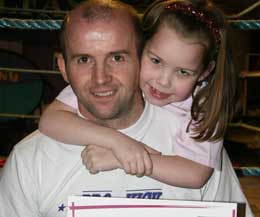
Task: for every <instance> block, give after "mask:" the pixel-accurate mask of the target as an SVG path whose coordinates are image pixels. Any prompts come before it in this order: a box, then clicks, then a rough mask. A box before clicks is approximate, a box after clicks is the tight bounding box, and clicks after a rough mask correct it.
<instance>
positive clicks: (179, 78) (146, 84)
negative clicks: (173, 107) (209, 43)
mask: <svg viewBox="0 0 260 217" xmlns="http://www.w3.org/2000/svg"><path fill="white" fill-rule="evenodd" d="M204 52H205V46H203V45H202V44H200V43H198V42H197V41H196V42H195V40H193V41H192V40H191V39H189V40H188V39H184V38H182V37H181V36H180V35H177V34H176V32H175V30H174V29H172V28H170V27H168V26H167V25H162V26H161V27H160V28H159V31H158V32H157V33H156V34H155V35H154V36H153V37H152V38H151V40H149V41H148V42H147V44H146V46H145V49H144V52H143V55H142V64H141V75H140V86H141V89H142V90H143V92H144V94H145V97H146V99H147V100H148V101H149V102H150V103H152V104H154V105H158V106H164V105H167V104H169V103H172V102H179V101H183V100H185V99H187V98H188V97H189V96H190V95H191V94H192V91H193V89H194V86H195V85H196V83H197V81H198V80H202V79H203V78H205V77H206V76H207V75H208V74H209V71H208V70H207V69H204V66H203V62H202V61H203V55H204Z"/></svg>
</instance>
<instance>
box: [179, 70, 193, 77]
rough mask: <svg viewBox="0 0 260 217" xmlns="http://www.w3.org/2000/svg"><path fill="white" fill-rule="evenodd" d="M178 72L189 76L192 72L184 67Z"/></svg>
mask: <svg viewBox="0 0 260 217" xmlns="http://www.w3.org/2000/svg"><path fill="white" fill-rule="evenodd" d="M178 74H179V75H182V76H189V75H190V74H191V73H190V72H188V71H186V70H184V69H181V70H179V71H178Z"/></svg>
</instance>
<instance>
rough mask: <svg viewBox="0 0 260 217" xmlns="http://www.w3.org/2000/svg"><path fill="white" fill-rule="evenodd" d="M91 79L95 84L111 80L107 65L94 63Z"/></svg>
mask: <svg viewBox="0 0 260 217" xmlns="http://www.w3.org/2000/svg"><path fill="white" fill-rule="evenodd" d="M93 79H94V81H95V82H96V83H97V84H106V83H108V82H110V81H111V80H112V75H111V73H110V70H109V67H108V66H106V65H103V64H102V65H96V67H95V71H94V73H93Z"/></svg>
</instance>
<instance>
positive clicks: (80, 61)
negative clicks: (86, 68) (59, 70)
mask: <svg viewBox="0 0 260 217" xmlns="http://www.w3.org/2000/svg"><path fill="white" fill-rule="evenodd" d="M87 62H89V57H86V56H84V57H80V58H79V59H78V63H80V64H82V63H87Z"/></svg>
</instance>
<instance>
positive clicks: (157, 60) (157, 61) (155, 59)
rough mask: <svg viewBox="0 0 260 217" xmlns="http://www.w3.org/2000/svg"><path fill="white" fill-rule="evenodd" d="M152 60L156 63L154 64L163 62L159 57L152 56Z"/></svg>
mask: <svg viewBox="0 0 260 217" xmlns="http://www.w3.org/2000/svg"><path fill="white" fill-rule="evenodd" d="M151 61H152V62H153V63H154V64H156V65H158V64H160V63H161V61H160V60H159V59H157V58H153V57H152V58H151Z"/></svg>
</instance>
